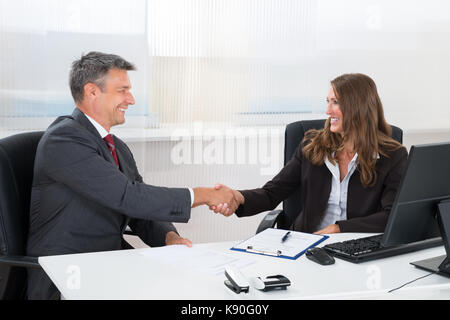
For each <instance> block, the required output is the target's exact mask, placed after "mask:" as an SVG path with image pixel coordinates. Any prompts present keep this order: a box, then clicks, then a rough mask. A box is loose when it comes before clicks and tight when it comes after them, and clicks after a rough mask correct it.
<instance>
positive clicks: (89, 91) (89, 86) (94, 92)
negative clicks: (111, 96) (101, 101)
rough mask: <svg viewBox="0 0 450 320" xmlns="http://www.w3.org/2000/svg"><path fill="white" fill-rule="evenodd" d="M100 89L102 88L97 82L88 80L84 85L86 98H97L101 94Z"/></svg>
mask: <svg viewBox="0 0 450 320" xmlns="http://www.w3.org/2000/svg"><path fill="white" fill-rule="evenodd" d="M100 91H101V90H100V88H99V87H98V86H97V85H96V84H94V83H92V82H88V83H86V84H85V85H84V98H85V99H86V98H87V99H88V100H92V99H95V98H96V97H98V95H99V94H100Z"/></svg>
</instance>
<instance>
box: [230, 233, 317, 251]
mask: <svg viewBox="0 0 450 320" xmlns="http://www.w3.org/2000/svg"><path fill="white" fill-rule="evenodd" d="M287 231H288V230H283V229H272V228H269V229H266V230H264V231H262V232H260V233H258V234H256V235H255V236H253V237H251V238H250V239H248V240H246V241H244V242H241V243H240V244H238V245H236V246H234V248H236V249H243V250H246V249H247V248H248V247H249V246H250V247H252V248H253V249H254V250H257V251H262V252H277V251H278V250H280V251H281V255H283V256H288V257H295V256H296V255H297V254H299V253H300V252H302V251H304V250H306V249H307V248H309V247H311V246H312V245H313V244H314V243H316V242H317V241H319V240H320V239H322V238H323V236H321V235H316V234H310V233H303V232H298V231H291V233H290V236H289V237H288V239H287V240H286V241H284V242H281V239H282V238H283V236H284V235H285V234H286V233H287Z"/></svg>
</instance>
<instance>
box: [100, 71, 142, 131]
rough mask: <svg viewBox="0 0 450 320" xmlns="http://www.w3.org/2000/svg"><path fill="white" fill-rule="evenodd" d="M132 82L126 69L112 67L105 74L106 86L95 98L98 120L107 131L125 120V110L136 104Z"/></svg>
mask: <svg viewBox="0 0 450 320" xmlns="http://www.w3.org/2000/svg"><path fill="white" fill-rule="evenodd" d="M130 89H131V83H130V79H129V78H128V73H127V71H126V70H120V69H111V70H109V71H108V73H107V74H106V76H105V81H104V87H103V90H102V91H101V92H100V94H99V96H98V97H97V98H96V99H95V102H94V103H95V110H96V113H97V114H98V116H99V118H98V120H100V121H98V122H99V123H100V124H101V125H102V126H103V127H104V128H105V129H106V130H107V131H109V130H110V128H111V127H112V126H115V125H118V124H122V123H124V122H125V112H126V110H127V109H128V106H129V105H133V104H134V97H133V95H132V94H131V92H130Z"/></svg>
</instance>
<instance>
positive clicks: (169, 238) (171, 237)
mask: <svg viewBox="0 0 450 320" xmlns="http://www.w3.org/2000/svg"><path fill="white" fill-rule="evenodd" d="M173 244H184V245H186V246H188V247H192V242H191V240H189V239H186V238H182V237H180V236H179V235H178V234H177V233H176V232H174V231H169V232H167V233H166V245H168V246H170V245H173Z"/></svg>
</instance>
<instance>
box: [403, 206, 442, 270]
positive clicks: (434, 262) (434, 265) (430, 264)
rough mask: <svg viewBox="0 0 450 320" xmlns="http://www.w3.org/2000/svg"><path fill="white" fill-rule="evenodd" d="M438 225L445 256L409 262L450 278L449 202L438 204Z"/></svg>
mask: <svg viewBox="0 0 450 320" xmlns="http://www.w3.org/2000/svg"><path fill="white" fill-rule="evenodd" d="M437 218H438V223H439V229H440V230H441V236H442V240H444V247H445V252H446V253H447V254H446V255H443V256H439V257H434V258H431V259H426V260H420V261H415V262H411V264H412V265H413V266H416V267H418V268H420V269H424V270H427V271H431V272H436V273H437V274H440V275H443V276H446V277H450V201H449V200H445V201H441V202H440V203H439V204H438V214H437Z"/></svg>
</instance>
